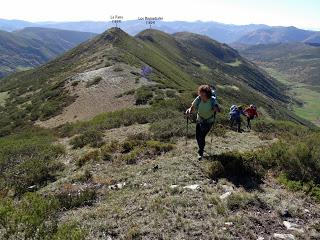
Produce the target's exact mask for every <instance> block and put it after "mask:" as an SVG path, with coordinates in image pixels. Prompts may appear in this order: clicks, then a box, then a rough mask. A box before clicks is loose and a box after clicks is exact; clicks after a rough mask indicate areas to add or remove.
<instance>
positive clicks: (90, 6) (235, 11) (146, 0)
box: [0, 0, 320, 30]
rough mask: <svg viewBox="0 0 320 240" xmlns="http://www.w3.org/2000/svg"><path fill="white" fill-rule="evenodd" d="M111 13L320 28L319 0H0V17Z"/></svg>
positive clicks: (100, 15) (66, 18) (74, 17)
mask: <svg viewBox="0 0 320 240" xmlns="http://www.w3.org/2000/svg"><path fill="white" fill-rule="evenodd" d="M113 14H118V15H122V16H124V19H137V18H138V17H140V16H161V17H164V20H168V21H172V20H183V21H195V20H203V21H217V22H223V23H233V24H249V23H264V24H268V25H273V26H274V25H282V26H291V25H293V26H297V27H301V28H307V29H319V30H320V1H319V0H304V1H303V0H113V1H111V0H89V1H88V0H1V8H0V18H5V19H23V20H29V21H79V20H102V21H106V20H109V18H110V15H113Z"/></svg>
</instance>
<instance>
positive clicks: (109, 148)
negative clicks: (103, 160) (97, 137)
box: [101, 140, 120, 153]
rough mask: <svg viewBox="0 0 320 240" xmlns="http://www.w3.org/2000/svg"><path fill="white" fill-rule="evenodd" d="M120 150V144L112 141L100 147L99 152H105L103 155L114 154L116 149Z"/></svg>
mask: <svg viewBox="0 0 320 240" xmlns="http://www.w3.org/2000/svg"><path fill="white" fill-rule="evenodd" d="M119 148H120V144H119V142H118V141H116V140H112V141H111V142H110V143H108V144H106V145H104V146H102V148H101V152H102V153H103V152H105V153H114V152H116V151H117V150H118V149H119Z"/></svg>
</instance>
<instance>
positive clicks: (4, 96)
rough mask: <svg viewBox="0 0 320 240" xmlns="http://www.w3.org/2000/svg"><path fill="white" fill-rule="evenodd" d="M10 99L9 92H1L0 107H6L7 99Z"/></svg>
mask: <svg viewBox="0 0 320 240" xmlns="http://www.w3.org/2000/svg"><path fill="white" fill-rule="evenodd" d="M8 97H9V93H8V92H0V106H2V107H4V105H5V103H6V99H7V98H8Z"/></svg>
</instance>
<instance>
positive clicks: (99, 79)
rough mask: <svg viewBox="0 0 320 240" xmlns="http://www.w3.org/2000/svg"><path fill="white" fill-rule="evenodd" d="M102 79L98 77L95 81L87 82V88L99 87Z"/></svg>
mask: <svg viewBox="0 0 320 240" xmlns="http://www.w3.org/2000/svg"><path fill="white" fill-rule="evenodd" d="M101 80H102V77H100V76H97V77H95V78H94V79H92V80H90V81H88V82H87V84H86V87H91V86H93V85H97V84H98V83H99V82H101Z"/></svg>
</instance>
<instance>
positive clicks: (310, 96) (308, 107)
mask: <svg viewBox="0 0 320 240" xmlns="http://www.w3.org/2000/svg"><path fill="white" fill-rule="evenodd" d="M264 69H265V70H266V71H267V72H268V73H269V74H270V75H271V76H273V77H274V78H276V79H277V80H278V81H279V82H281V83H283V84H285V85H287V86H288V87H289V94H290V95H291V96H292V97H293V98H296V99H297V100H299V101H300V102H302V103H303V105H302V106H300V105H297V104H295V105H293V111H294V112H295V113H296V114H297V115H298V116H299V117H302V118H305V119H307V120H309V121H311V122H313V123H314V124H316V125H318V126H320V97H319V96H320V95H319V92H318V91H317V90H318V89H317V88H316V89H315V90H313V89H314V87H313V86H310V85H306V84H302V83H293V82H290V81H289V80H288V78H289V76H286V75H285V74H283V73H280V72H279V71H277V70H276V69H272V68H264Z"/></svg>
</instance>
